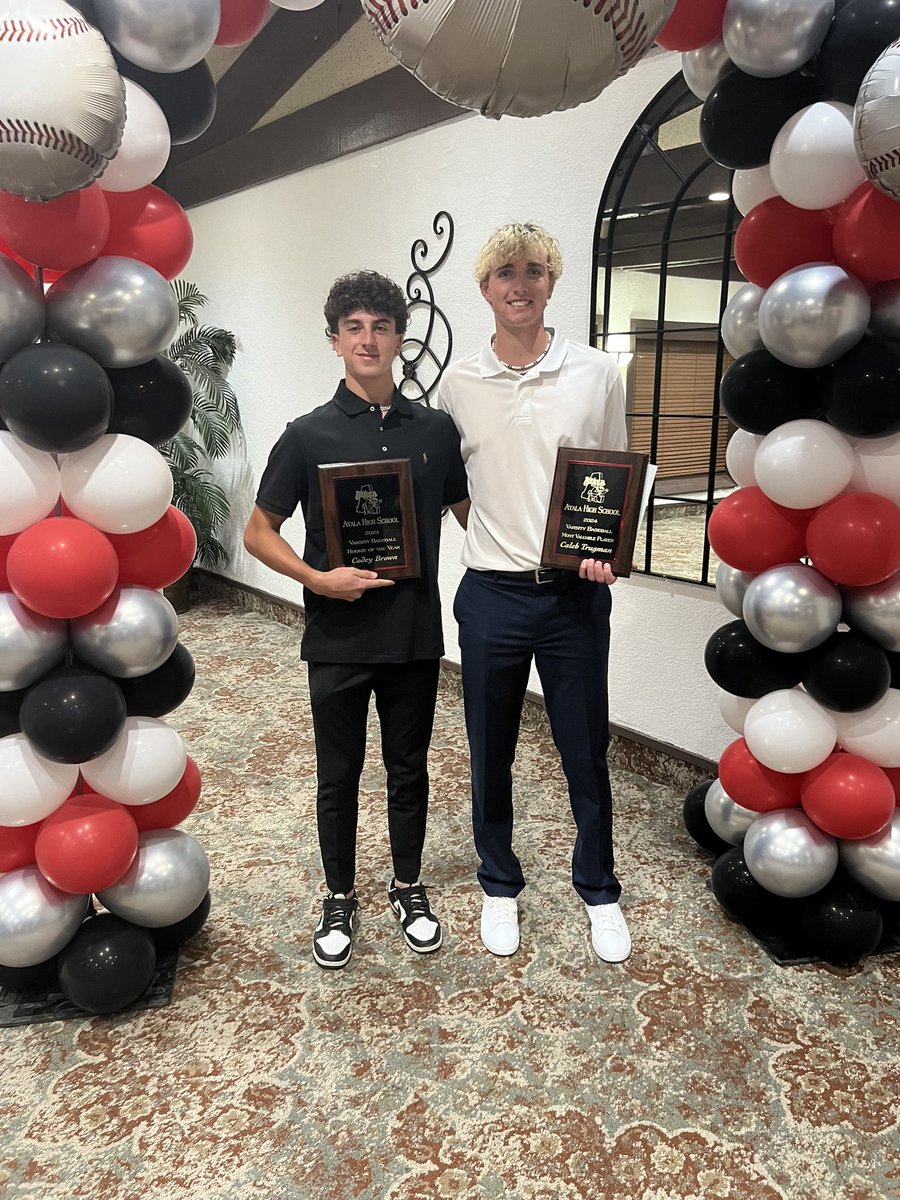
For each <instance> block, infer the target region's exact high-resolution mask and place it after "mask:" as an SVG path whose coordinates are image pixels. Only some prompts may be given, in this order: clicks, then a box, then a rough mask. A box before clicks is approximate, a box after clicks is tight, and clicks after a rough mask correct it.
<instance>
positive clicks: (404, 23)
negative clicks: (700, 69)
mask: <svg viewBox="0 0 900 1200" xmlns="http://www.w3.org/2000/svg"><path fill="white" fill-rule="evenodd" d="M132 2H133V3H134V4H136V5H141V4H143V3H145V0H132ZM362 8H363V11H364V12H365V14H366V16H367V17H368V18H369V20H370V21H371V22H372V25H373V26H374V28H375V31H376V33H377V34H378V36H379V37H380V38H381V40H382V42H384V44H385V46H386V47H387V49H388V50H389V51H390V52H391V54H393V55H394V57H395V58H397V59H399V61H400V62H401V63H402V64H403V66H404V67H406V68H407V70H409V71H412V72H413V74H414V75H415V76H416V78H417V79H419V80H420V81H421V82H422V83H423V84H424V85H425V86H426V87H427V88H430V89H431V91H433V92H435V93H436V94H437V95H438V96H443V97H444V99H445V100H450V101H452V102H453V103H454V104H459V105H461V106H462V107H463V108H473V109H478V110H479V111H480V112H482V113H484V115H485V116H488V117H500V116H503V115H509V116H513V117H539V116H541V115H542V114H543V113H548V112H553V111H556V110H561V109H565V108H574V107H575V105H576V104H583V103H584V102H585V101H586V100H593V99H594V97H595V96H599V95H600V93H601V92H602V91H603V89H604V88H605V87H606V86H607V85H608V84H610V83H612V81H613V80H614V79H617V78H618V77H619V76H620V75H624V74H625V72H626V71H627V70H629V69H630V68H631V67H633V66H634V65H635V63H637V62H638V61H639V60H640V59H641V58H643V56H644V54H645V53H646V52H647V51H648V50H649V49H650V46H651V45H652V43H653V39H654V38H655V37H656V35H657V34H658V33H659V31H660V30H661V29H662V27H663V25H665V23H666V21H667V20H668V19H669V17H670V16H671V15H672V10H673V9H674V8H675V0H628V3H627V4H606V3H604V4H598V3H588V2H587V0H585V2H584V3H575V4H573V3H571V0H556V2H555V3H552V4H550V3H546V2H545V3H540V2H537V0H439V3H435V2H434V0H432V2H431V3H429V4H399V5H398V4H385V3H383V0H362Z"/></svg>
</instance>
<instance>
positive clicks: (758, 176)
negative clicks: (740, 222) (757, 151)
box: [731, 166, 778, 217]
mask: <svg viewBox="0 0 900 1200" xmlns="http://www.w3.org/2000/svg"><path fill="white" fill-rule="evenodd" d="M731 194H732V196H733V197H734V203H735V205H736V207H737V210H738V212H739V213H741V214H742V215H743V216H745V217H746V215H747V213H748V212H749V211H750V209H751V208H756V206H757V204H762V202H763V200H768V199H770V197H772V196H777V195H778V188H777V187H776V186H775V184H774V183H773V182H772V176H771V174H770V172H769V168H768V166H765V167H751V168H750V169H749V170H746V171H735V173H734V179H733V180H732V181H731Z"/></svg>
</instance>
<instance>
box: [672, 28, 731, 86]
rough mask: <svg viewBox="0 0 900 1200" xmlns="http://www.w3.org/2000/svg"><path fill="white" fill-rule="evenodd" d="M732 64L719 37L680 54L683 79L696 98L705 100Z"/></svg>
mask: <svg viewBox="0 0 900 1200" xmlns="http://www.w3.org/2000/svg"><path fill="white" fill-rule="evenodd" d="M733 66H734V63H733V62H732V61H731V59H730V58H729V57H728V51H727V50H726V49H725V43H724V42H723V41H722V39H721V38H715V39H714V40H713V41H711V42H707V44H706V45H705V46H700V47H699V49H697V50H688V51H686V52H685V53H684V54H682V56H681V70H682V71H683V72H684V81H685V83H686V84H687V85H688V87H689V88H690V89H691V91H692V92H693V93H694V95H695V96H696V97H697V99H698V100H705V99H706V97H707V96H708V95H709V93H710V92H711V91H712V90H713V88H714V87H715V86H716V84H717V83H718V82H719V80H720V79H721V78H722V76H723V75H724V74H725V72H726V71H730V70H731V68H732V67H733Z"/></svg>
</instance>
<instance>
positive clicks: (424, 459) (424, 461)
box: [422, 450, 428, 463]
mask: <svg viewBox="0 0 900 1200" xmlns="http://www.w3.org/2000/svg"><path fill="white" fill-rule="evenodd" d="M422 462H423V463H427V462H428V455H427V454H426V453H425V451H424V450H423V451H422Z"/></svg>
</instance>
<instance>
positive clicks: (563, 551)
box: [541, 446, 649, 576]
mask: <svg viewBox="0 0 900 1200" xmlns="http://www.w3.org/2000/svg"><path fill="white" fill-rule="evenodd" d="M648 459H649V455H647V454H635V453H632V452H631V451H626V450H578V449H575V448H574V447H572V446H560V448H559V450H558V451H557V457H556V473H555V475H554V477H553V489H552V491H551V494H550V511H549V513H548V515H547V528H546V532H545V534H544V548H543V552H542V555H541V566H544V567H568V568H570V569H571V570H573V571H577V570H578V567H579V565H580V563H581V561H582V559H585V558H597V559H601V560H603V561H604V562H608V563H610V564H611V565H612V569H613V572H614V574H616V575H617V576H618V575H622V576H626V575H630V574H631V559H632V555H633V554H634V544H635V541H636V539H637V531H638V525H639V523H640V516H641V500H642V497H643V491H644V476H645V475H646V472H647V462H648Z"/></svg>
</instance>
